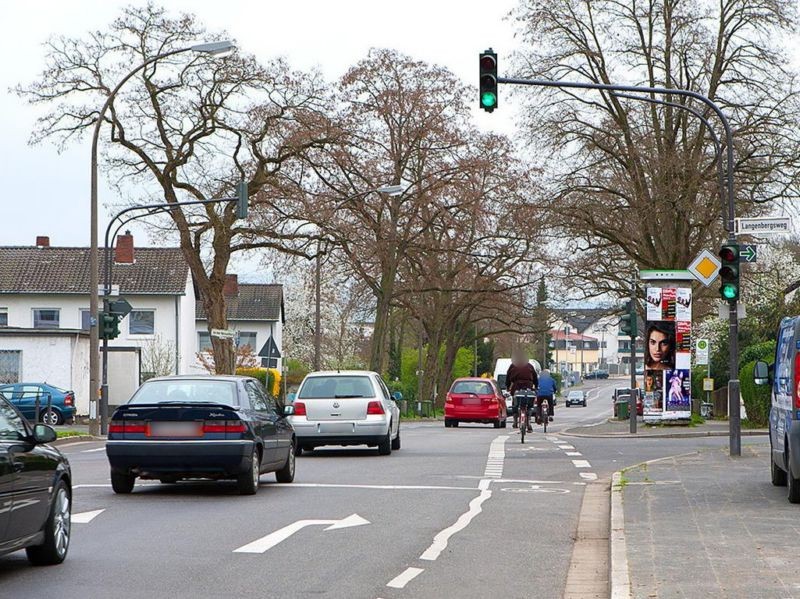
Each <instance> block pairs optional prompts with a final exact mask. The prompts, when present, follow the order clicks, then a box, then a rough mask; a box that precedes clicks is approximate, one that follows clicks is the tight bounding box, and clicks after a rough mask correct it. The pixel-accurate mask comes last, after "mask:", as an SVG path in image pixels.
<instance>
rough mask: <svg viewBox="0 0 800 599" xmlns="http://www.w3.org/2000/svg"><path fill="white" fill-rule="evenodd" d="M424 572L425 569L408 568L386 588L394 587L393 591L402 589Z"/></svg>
mask: <svg viewBox="0 0 800 599" xmlns="http://www.w3.org/2000/svg"><path fill="white" fill-rule="evenodd" d="M424 571H425V570H424V569H423V568H406V571H405V572H403V573H402V574H400V575H399V576H396V577H395V578H392V580H390V581H389V582H388V584H387V585H386V586H387V587H392V588H393V589H402V588H404V587H405V586H406V585H407V584H408V583H409V582H411V581H412V580H414V579H415V578H416V577H417V576H419V575H420V574H422V573H423V572H424Z"/></svg>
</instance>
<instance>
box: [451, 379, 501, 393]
mask: <svg viewBox="0 0 800 599" xmlns="http://www.w3.org/2000/svg"><path fill="white" fill-rule="evenodd" d="M450 393H474V394H476V395H492V394H493V392H492V386H491V385H490V384H489V383H484V382H483V381H457V382H456V383H454V384H453V387H452V388H451V389H450Z"/></svg>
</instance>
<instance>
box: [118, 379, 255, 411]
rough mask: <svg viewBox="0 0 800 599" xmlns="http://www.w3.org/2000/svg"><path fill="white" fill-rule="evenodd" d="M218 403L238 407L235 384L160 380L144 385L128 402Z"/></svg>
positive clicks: (199, 380) (197, 380)
mask: <svg viewBox="0 0 800 599" xmlns="http://www.w3.org/2000/svg"><path fill="white" fill-rule="evenodd" d="M162 402H171V403H178V402H179V403H218V404H222V405H226V406H236V405H238V403H239V402H238V394H237V393H236V384H235V383H231V382H229V381H220V380H207V379H206V380H203V379H161V380H151V381H147V382H146V383H144V384H143V385H142V386H141V387H139V390H138V391H136V393H135V394H134V396H133V397H132V398H131V399H130V401H129V402H128V403H129V404H148V403H162Z"/></svg>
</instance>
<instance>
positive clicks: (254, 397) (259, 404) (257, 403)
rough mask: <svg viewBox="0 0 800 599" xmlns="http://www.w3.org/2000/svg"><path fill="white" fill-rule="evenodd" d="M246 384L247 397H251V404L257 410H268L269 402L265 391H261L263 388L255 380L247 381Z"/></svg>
mask: <svg viewBox="0 0 800 599" xmlns="http://www.w3.org/2000/svg"><path fill="white" fill-rule="evenodd" d="M244 386H245V389H247V397H249V398H250V406H251V407H252V408H253V409H254V410H255V411H256V412H266V411H267V402H266V400H265V397H264V395H263V393H261V389H259V388H258V384H257V383H254V382H253V381H246V382H245V384H244Z"/></svg>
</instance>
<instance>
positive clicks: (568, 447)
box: [558, 444, 575, 451]
mask: <svg viewBox="0 0 800 599" xmlns="http://www.w3.org/2000/svg"><path fill="white" fill-rule="evenodd" d="M558 448H559V449H569V450H570V451H572V450H573V449H575V448H574V447H573V446H572V445H565V444H559V446H558Z"/></svg>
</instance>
